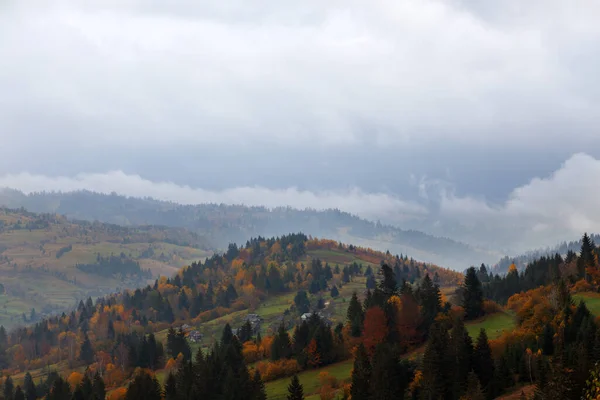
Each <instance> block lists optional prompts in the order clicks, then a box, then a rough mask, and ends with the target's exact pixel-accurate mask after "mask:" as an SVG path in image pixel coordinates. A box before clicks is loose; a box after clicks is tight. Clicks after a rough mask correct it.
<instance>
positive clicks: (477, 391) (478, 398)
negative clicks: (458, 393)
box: [461, 371, 485, 400]
mask: <svg viewBox="0 0 600 400" xmlns="http://www.w3.org/2000/svg"><path fill="white" fill-rule="evenodd" d="M461 400H485V394H484V393H483V390H482V389H481V384H480V383H479V379H478V378H477V375H476V374H475V373H474V372H472V371H471V372H470V373H469V378H468V386H467V392H466V393H465V395H464V396H462V397H461Z"/></svg>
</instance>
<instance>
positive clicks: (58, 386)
mask: <svg viewBox="0 0 600 400" xmlns="http://www.w3.org/2000/svg"><path fill="white" fill-rule="evenodd" d="M70 399H71V388H70V386H69V383H68V382H67V381H65V380H64V379H63V378H62V377H60V376H59V377H57V378H56V379H55V380H54V383H53V384H52V387H51V388H50V392H49V393H48V395H47V396H46V400H70Z"/></svg>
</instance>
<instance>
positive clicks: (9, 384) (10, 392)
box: [3, 375, 15, 400]
mask: <svg viewBox="0 0 600 400" xmlns="http://www.w3.org/2000/svg"><path fill="white" fill-rule="evenodd" d="M3 393H4V399H5V400H13V397H14V395H15V385H14V383H13V380H12V378H11V377H10V375H9V376H7V377H6V380H5V381H4V390H3Z"/></svg>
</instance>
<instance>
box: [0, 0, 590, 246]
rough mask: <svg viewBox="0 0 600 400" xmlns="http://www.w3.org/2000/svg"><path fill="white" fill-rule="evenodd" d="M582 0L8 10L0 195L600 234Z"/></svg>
mask: <svg viewBox="0 0 600 400" xmlns="http://www.w3.org/2000/svg"><path fill="white" fill-rule="evenodd" d="M599 17H600V3H598V2H597V1H593V0H574V1H572V2H564V1H558V0H546V1H541V0H532V1H529V2H522V1H517V0H506V1H502V2H497V1H488V0H479V1H474V0H446V1H434V0H420V1H414V0H400V1H391V0H388V1H383V0H374V1H371V2H364V1H353V0H346V1H336V0H332V1H328V2H322V1H316V0H307V1H304V2H295V3H293V2H292V3H290V2H281V1H267V0H256V1H253V2H247V1H242V0H232V1H228V2H222V1H217V0H214V1H213V0H205V1H202V2H198V1H191V0H179V1H170V2H164V1H158V0H144V1H141V0H118V1H117V0H102V1H100V0H89V1H86V2H81V1H75V0H56V1H53V2H47V1H42V0H37V1H36V0H19V1H16V0H5V1H2V2H0V60H2V62H1V63H0V140H1V141H2V150H3V151H2V153H1V156H0V186H9V187H14V188H17V189H22V190H25V191H35V190H76V189H91V190H98V191H109V192H110V191H115V192H117V193H122V194H128V195H135V196H154V197H157V198H161V199H168V200H174V201H178V202H184V203H198V202H205V201H214V202H226V203H243V204H249V205H258V204H262V205H267V206H277V205H291V206H294V207H299V208H304V207H313V208H329V207H337V208H340V209H342V210H344V211H349V212H352V213H355V214H358V215H360V216H363V217H366V218H369V219H373V220H381V221H382V222H388V223H392V224H396V225H398V226H400V227H404V228H412V229H419V230H423V231H425V232H429V233H434V234H436V235H442V236H448V237H452V238H455V239H458V240H463V241H466V242H468V243H472V244H475V245H478V246H486V247H490V248H498V249H506V250H507V251H513V252H518V251H523V250H527V249H529V248H532V247H538V246H547V245H552V244H554V243H555V242H557V241H560V240H572V239H575V238H577V237H578V236H580V235H581V234H582V232H583V231H593V232H600V217H598V213H597V211H596V207H594V205H595V204H594V203H595V199H596V198H597V197H598V195H600V189H596V187H597V185H596V182H598V178H600V133H599V132H598V129H597V127H598V126H600V112H599V111H600V109H599V108H600V106H599V104H600V81H599V80H598V78H596V76H597V73H596V71H598V70H600V55H599V54H600V53H599V52H598V51H597V50H598V48H599V46H600V25H598V24H597V21H598V18H599Z"/></svg>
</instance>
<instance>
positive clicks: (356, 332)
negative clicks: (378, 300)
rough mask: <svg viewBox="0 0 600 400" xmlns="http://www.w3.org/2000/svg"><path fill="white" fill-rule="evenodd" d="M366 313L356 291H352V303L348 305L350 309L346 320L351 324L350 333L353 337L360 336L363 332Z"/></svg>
mask: <svg viewBox="0 0 600 400" xmlns="http://www.w3.org/2000/svg"><path fill="white" fill-rule="evenodd" d="M363 318H364V313H363V309H362V305H361V304H360V300H358V296H357V295H356V292H354V293H352V298H351V299H350V304H349V305H348V311H347V313H346V320H347V321H348V323H349V324H350V334H351V335H352V336H353V337H360V335H361V334H362V325H363Z"/></svg>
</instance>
